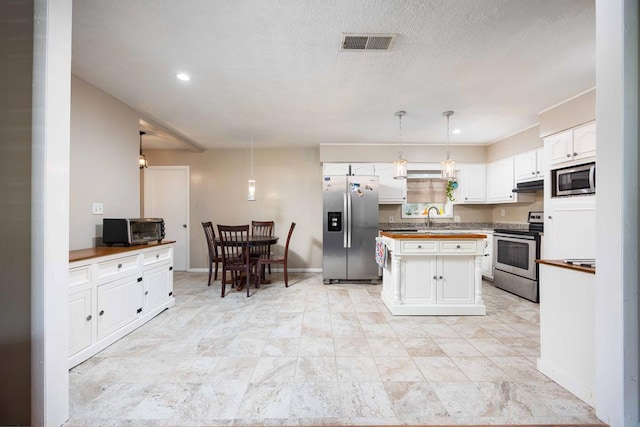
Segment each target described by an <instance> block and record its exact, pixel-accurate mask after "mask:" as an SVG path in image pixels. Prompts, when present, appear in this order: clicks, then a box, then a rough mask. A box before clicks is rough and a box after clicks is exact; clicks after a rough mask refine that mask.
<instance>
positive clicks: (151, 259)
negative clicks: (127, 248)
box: [143, 247, 173, 267]
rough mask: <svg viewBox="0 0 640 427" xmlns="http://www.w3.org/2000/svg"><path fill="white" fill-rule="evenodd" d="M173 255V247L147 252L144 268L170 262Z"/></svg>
mask: <svg viewBox="0 0 640 427" xmlns="http://www.w3.org/2000/svg"><path fill="white" fill-rule="evenodd" d="M172 254H173V248H171V247H169V248H163V249H158V250H155V251H148V252H145V253H144V254H143V255H144V266H145V267H147V266H149V265H153V264H158V263H161V262H164V261H168V260H170V259H171V256H172Z"/></svg>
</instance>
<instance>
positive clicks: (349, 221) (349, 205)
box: [346, 193, 351, 248]
mask: <svg viewBox="0 0 640 427" xmlns="http://www.w3.org/2000/svg"><path fill="white" fill-rule="evenodd" d="M346 197H347V248H350V247H351V195H350V194H348V193H347V194H346Z"/></svg>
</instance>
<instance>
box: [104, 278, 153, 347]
mask: <svg viewBox="0 0 640 427" xmlns="http://www.w3.org/2000/svg"><path fill="white" fill-rule="evenodd" d="M143 293H144V287H143V283H142V280H140V281H138V277H126V278H124V279H120V280H116V281H114V282H109V283H106V284H104V285H100V286H98V339H99V340H100V339H103V338H104V337H106V336H108V335H109V334H111V333H113V332H115V331H117V330H118V329H120V328H121V327H123V326H125V325H127V324H128V323H130V322H133V321H134V320H136V319H137V318H138V316H140V313H142V305H143Z"/></svg>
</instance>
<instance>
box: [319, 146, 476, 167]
mask: <svg viewBox="0 0 640 427" xmlns="http://www.w3.org/2000/svg"><path fill="white" fill-rule="evenodd" d="M449 151H450V152H451V158H452V159H454V160H455V161H457V162H460V163H464V162H467V163H483V162H485V161H486V159H485V151H486V150H485V146H467V145H464V146H463V145H452V146H450V149H449ZM397 157H398V146H397V145H331V144H321V145H320V161H321V162H323V163H326V162H389V163H391V162H392V161H394V160H395V159H396V158H397ZM402 157H404V158H405V159H407V160H408V161H409V162H411V163H434V162H435V163H439V162H441V161H442V160H444V159H445V158H446V157H447V148H446V146H444V145H438V146H433V145H428V146H427V145H403V146H402Z"/></svg>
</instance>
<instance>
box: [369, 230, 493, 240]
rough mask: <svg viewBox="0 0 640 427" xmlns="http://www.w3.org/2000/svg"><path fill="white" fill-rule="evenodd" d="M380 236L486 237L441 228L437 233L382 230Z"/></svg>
mask: <svg viewBox="0 0 640 427" xmlns="http://www.w3.org/2000/svg"><path fill="white" fill-rule="evenodd" d="M380 235H381V236H385V237H390V238H392V239H423V240H424V239H486V238H487V235H486V234H478V233H465V232H455V231H452V232H451V233H450V234H449V233H446V232H444V230H441V231H440V232H438V233H429V231H427V230H424V232H421V233H403V232H401V231H399V232H394V231H383V232H381V233H380Z"/></svg>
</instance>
